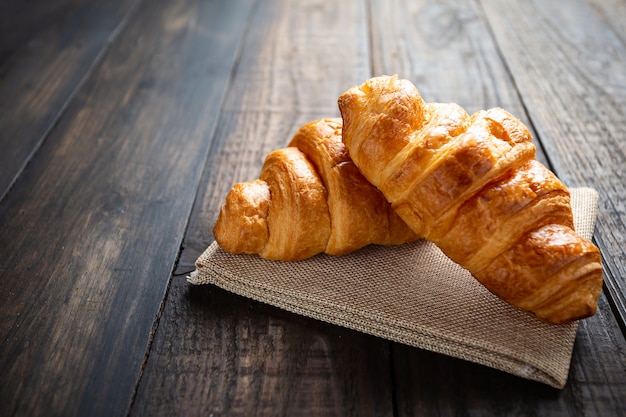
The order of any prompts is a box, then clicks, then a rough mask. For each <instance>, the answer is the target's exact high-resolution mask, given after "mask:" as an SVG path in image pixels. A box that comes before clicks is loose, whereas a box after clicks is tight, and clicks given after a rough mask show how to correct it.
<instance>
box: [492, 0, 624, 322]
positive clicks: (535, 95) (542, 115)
mask: <svg viewBox="0 0 626 417" xmlns="http://www.w3.org/2000/svg"><path fill="white" fill-rule="evenodd" d="M482 3H483V7H484V9H485V12H486V14H487V16H488V17H489V23H490V25H491V27H492V30H493V32H494V35H495V37H496V39H497V42H498V44H499V48H500V50H501V51H502V55H503V57H504V58H505V59H506V61H507V63H508V66H509V68H510V71H511V73H512V75H513V77H514V78H515V82H516V85H517V86H518V88H519V90H520V91H521V92H522V95H523V97H524V102H525V105H526V107H527V109H528V113H529V115H530V117H531V118H532V120H533V123H534V125H535V127H536V128H537V130H538V131H539V132H540V135H541V139H542V142H543V143H544V146H545V147H546V149H547V151H548V153H549V155H550V158H551V160H552V163H553V166H554V169H555V171H556V172H557V173H558V174H559V176H561V177H562V178H563V179H564V180H565V181H566V182H567V183H568V184H571V185H573V186H589V187H593V188H595V189H596V190H598V193H599V194H600V210H599V213H598V223H597V226H596V232H595V241H596V242H597V244H598V246H599V247H600V250H601V251H602V253H603V255H604V256H603V258H604V265H605V272H606V273H605V286H606V289H607V290H608V291H607V294H608V296H609V301H610V302H611V304H612V305H613V308H614V310H615V311H616V313H617V315H618V317H619V322H620V325H621V327H622V329H623V331H624V332H625V334H626V208H625V206H624V204H625V203H624V202H625V201H626V182H625V181H624V178H625V176H624V166H625V165H626V142H625V141H624V137H626V112H625V111H624V109H625V108H626V89H624V86H625V85H626V46H625V44H624V33H623V32H620V30H621V29H623V27H624V26H623V15H622V14H619V13H616V12H617V11H619V7H616V9H611V10H607V9H604V8H598V7H597V6H592V5H591V4H590V3H588V2H587V1H585V0H576V1H571V2H568V3H567V7H563V5H562V4H561V3H559V2H555V1H546V2H544V1H532V2H514V1H511V2H501V1H491V0H485V1H482ZM618 4H620V5H621V9H624V8H625V6H624V2H623V1H622V2H618Z"/></svg>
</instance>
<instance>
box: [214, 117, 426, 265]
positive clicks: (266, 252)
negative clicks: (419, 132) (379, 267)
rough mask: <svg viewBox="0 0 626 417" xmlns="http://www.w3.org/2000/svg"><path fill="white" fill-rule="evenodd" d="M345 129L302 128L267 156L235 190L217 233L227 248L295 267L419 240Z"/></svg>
mask: <svg viewBox="0 0 626 417" xmlns="http://www.w3.org/2000/svg"><path fill="white" fill-rule="evenodd" d="M341 128H342V122H341V119H340V118H334V119H322V120H317V121H314V122H311V123H308V124H306V125H304V126H302V127H301V128H300V129H299V130H298V131H297V132H296V134H295V136H294V137H293V139H292V140H291V142H290V143H289V145H288V147H287V148H283V149H278V150H275V151H273V152H270V153H269V154H268V155H267V156H266V159H265V162H264V164H263V167H262V169H261V173H260V175H259V179H257V180H255V181H251V182H244V183H238V184H235V185H234V186H233V187H232V189H231V190H230V191H229V193H228V195H227V196H226V203H225V204H224V205H223V206H222V208H221V210H220V213H219V216H218V219H217V222H216V223H215V226H214V229H213V234H214V237H215V240H216V241H217V243H218V244H219V245H220V247H222V248H223V249H224V250H226V251H229V252H232V253H235V254H239V253H247V254H259V255H260V256H261V257H264V258H267V259H272V260H282V261H295V260H301V259H305V258H308V257H311V256H313V255H316V254H318V253H321V252H325V253H327V254H330V255H342V254H345V253H348V252H352V251H354V250H357V249H359V248H362V247H364V246H366V245H368V244H380V245H393V244H400V243H404V242H408V241H411V240H416V239H417V236H416V235H415V233H414V232H413V231H412V230H411V229H410V228H409V227H408V226H407V225H406V224H405V223H404V222H403V221H402V220H401V219H400V217H399V216H398V215H397V214H396V213H395V212H394V211H393V210H392V209H391V206H390V205H389V203H388V202H387V201H386V200H385V198H384V197H383V195H382V194H381V193H380V191H378V190H377V189H376V188H375V187H374V186H372V185H371V184H370V183H369V182H368V181H367V180H366V179H365V178H364V177H363V176H362V175H361V173H360V172H359V170H358V168H357V167H356V166H355V165H354V163H353V162H352V161H351V160H350V157H349V156H348V153H347V151H346V148H345V146H344V144H343V142H342V140H341Z"/></svg>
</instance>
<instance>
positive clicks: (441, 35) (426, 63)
mask: <svg viewBox="0 0 626 417" xmlns="http://www.w3.org/2000/svg"><path fill="white" fill-rule="evenodd" d="M494 3H496V2H494ZM511 3H512V4H515V6H512V5H507V4H505V3H504V2H503V3H498V4H499V5H500V4H502V9H505V8H507V7H511V9H513V10H515V8H519V7H520V5H519V4H518V3H519V2H517V3H516V2H511ZM385 6H386V7H382V5H381V4H380V3H379V2H374V1H372V2H371V8H372V12H371V16H372V29H373V33H372V45H373V52H372V54H373V68H374V69H375V73H400V74H407V75H404V76H405V77H406V78H409V79H412V80H414V81H415V82H416V84H417V85H418V88H420V86H421V88H420V90H421V91H422V94H423V96H424V97H425V98H426V99H427V100H430V101H454V102H458V103H460V104H461V105H463V106H464V107H466V108H467V109H468V110H470V111H472V110H477V109H480V108H487V107H491V106H501V107H504V108H506V109H508V110H509V111H511V112H512V113H514V114H516V115H518V116H519V117H520V118H521V119H522V120H524V121H525V122H526V123H527V124H529V126H530V127H531V128H532V127H533V126H534V127H536V126H537V125H536V123H535V119H534V113H533V112H532V111H531V112H530V114H531V115H533V117H532V118H531V117H530V116H528V115H527V114H526V106H527V105H528V104H527V103H526V95H525V94H526V90H525V89H522V90H521V91H523V93H524V94H523V96H522V98H523V99H524V102H522V101H521V99H520V96H519V93H518V92H517V90H516V85H517V76H518V73H520V74H521V73H523V71H522V69H521V67H520V65H521V64H522V63H521V62H517V63H516V64H519V65H517V69H516V70H510V68H509V67H510V65H509V64H507V65H505V64H504V63H503V61H502V58H501V52H500V50H499V45H498V44H496V43H495V41H494V40H493V38H492V35H491V32H490V30H489V29H488V27H487V26H486V25H485V21H484V16H483V14H482V9H481V8H480V7H478V6H477V5H476V4H475V2H473V1H464V2H458V1H455V2H453V1H447V2H437V3H434V2H426V1H421V2H409V1H396V2H394V3H391V4H390V3H386V4H385ZM508 14H509V17H508V18H510V19H511V20H517V21H518V23H519V25H520V26H519V28H517V29H518V31H517V32H515V33H517V34H518V36H521V33H527V32H533V30H539V29H530V28H531V27H533V25H531V24H530V23H529V22H528V21H527V19H526V17H529V16H533V15H534V12H529V11H525V10H515V11H512V12H510V13H508ZM493 19H494V20H498V22H499V23H498V24H499V25H501V30H502V31H504V30H506V28H507V27H508V26H507V23H506V20H505V19H503V18H502V15H501V14H497V13H495V12H494V14H493ZM502 21H504V22H502ZM522 22H524V23H522ZM525 25H526V26H525ZM522 28H523V29H522ZM502 36H504V35H502ZM538 37H539V38H540V37H541V35H538ZM511 42H521V41H520V40H518V39H517V38H516V39H512V40H511ZM506 46H507V47H512V45H509V44H508V43H507V45H506ZM535 48H538V46H537V45H536V46H535ZM505 56H506V54H505ZM546 59H547V58H546ZM509 71H511V72H512V75H514V76H515V78H514V79H513V78H512V76H511V73H510V72H509ZM523 76H524V77H526V75H523ZM538 77H540V76H539V74H534V77H532V80H531V79H530V78H529V79H528V82H529V83H530V84H532V83H536V82H537V81H536V79H537V78H538ZM552 77H556V75H555V74H552ZM547 79H548V80H550V78H547ZM546 82H547V81H546ZM552 107H556V104H555V103H552ZM553 111H557V112H558V110H555V109H553ZM536 131H537V132H538V133H535V138H536V141H535V142H536V143H542V142H543V141H544V138H545V135H546V133H545V127H544V126H543V125H540V129H536ZM548 133H549V132H548ZM575 149H576V148H573V151H574V152H575ZM553 152H555V150H554V149H553V147H551V148H550V149H549V152H548V155H550V161H548V160H547V158H546V157H545V155H543V154H540V157H539V159H540V160H542V161H543V162H544V163H549V162H552V161H553V157H552V155H553ZM563 152H565V151H563ZM571 152H572V151H569V153H571ZM556 160H557V162H558V160H559V157H557V158H556ZM582 160H584V159H582V158H581V161H582ZM555 165H556V167H559V166H560V165H559V164H555ZM557 173H558V174H562V170H558V172H557ZM564 179H565V181H566V182H568V183H569V184H571V185H573V186H576V185H583V184H581V183H580V182H576V181H575V180H574V179H573V178H572V177H571V176H567V175H565V176H564ZM600 302H601V305H600V311H599V313H598V314H597V316H596V317H594V318H593V319H592V320H589V321H586V322H585V323H584V324H583V325H582V326H581V328H580V330H579V335H578V339H577V342H576V349H575V352H574V358H573V361H572V371H571V376H570V382H569V383H568V386H567V387H566V389H565V390H564V391H563V392H557V391H555V390H553V389H551V388H548V387H546V386H542V385H540V384H538V383H533V382H528V381H524V380H521V379H520V378H517V377H513V376H510V375H508V374H505V373H502V372H496V371H493V370H490V369H488V368H485V367H481V366H478V365H474V364H469V363H467V362H463V361H457V360H450V358H447V357H445V356H442V355H437V354H433V353H429V352H424V351H420V350H417V349H411V348H408V347H405V346H400V345H394V349H393V351H392V358H393V362H394V369H395V370H394V375H395V377H396V379H395V386H396V392H397V407H398V415H425V414H426V415H428V414H435V415H438V413H439V414H442V413H445V414H455V413H463V412H467V411H468V410H476V411H477V412H479V411H480V412H481V413H483V414H487V413H493V414H495V415H501V414H502V415H505V414H509V413H510V414H516V413H519V414H533V413H537V412H539V410H541V413H543V410H544V409H545V410H551V411H552V412H554V413H561V414H562V415H578V413H579V412H581V410H583V411H582V412H583V413H592V414H593V413H595V410H602V411H607V407H610V406H615V407H618V408H617V409H622V410H623V407H624V397H623V396H622V395H621V394H620V393H622V392H626V390H624V387H625V385H624V384H625V382H624V381H625V378H626V372H624V370H625V369H626V368H625V367H624V358H623V355H620V352H623V351H624V348H625V345H624V339H623V338H622V337H621V334H620V332H619V327H618V324H617V322H616V321H615V319H614V317H613V316H612V314H611V311H610V308H609V306H608V304H607V302H606V299H605V298H604V297H603V298H602V299H601V300H600ZM607 367H612V370H606V371H607V372H601V371H600V370H602V371H605V368H607ZM526 392H527V393H528V395H526V394H525V393H526ZM520 393H524V394H523V395H520ZM580 393H584V395H585V398H586V401H585V402H584V403H579V400H578V398H579V397H578V395H579V394H580ZM605 400H606V406H605V405H602V404H603V401H605ZM619 407H621V408H619ZM598 415H611V414H603V413H599V414H598Z"/></svg>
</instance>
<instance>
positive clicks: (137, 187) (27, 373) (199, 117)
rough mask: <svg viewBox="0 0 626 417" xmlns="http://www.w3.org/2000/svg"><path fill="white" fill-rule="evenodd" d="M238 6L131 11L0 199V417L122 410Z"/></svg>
mask: <svg viewBox="0 0 626 417" xmlns="http://www.w3.org/2000/svg"><path fill="white" fill-rule="evenodd" d="M249 10H250V2H248V1H245V0H243V1H236V2H235V1H232V2H203V1H195V0H187V1H184V0H181V1H178V2H169V1H164V0H163V1H151V2H144V3H143V4H142V5H141V6H140V8H139V9H138V10H137V13H136V14H135V15H134V18H133V19H132V20H131V21H129V22H128V25H127V27H126V28H125V30H124V31H123V33H120V35H119V38H118V39H117V40H116V41H115V42H114V43H113V44H112V45H111V46H110V48H109V50H108V52H107V55H106V57H104V59H103V60H102V62H101V64H100V65H99V66H98V67H97V68H96V69H94V71H93V73H92V74H91V77H90V78H89V80H87V81H86V83H85V84H84V85H83V86H82V88H81V90H80V91H79V92H78V93H77V94H76V96H75V97H74V100H73V101H72V103H70V105H69V106H68V108H67V110H66V112H65V114H64V117H63V118H62V119H61V120H60V121H59V122H58V124H57V125H56V126H55V129H54V130H53V131H52V132H51V133H50V135H49V137H48V138H47V139H46V141H45V143H44V144H43V145H42V147H41V149H40V151H39V152H38V153H37V155H36V156H35V157H34V159H33V161H32V163H31V164H30V165H29V167H28V168H27V169H26V170H25V171H24V174H23V175H22V176H21V177H20V179H19V180H18V182H17V183H16V184H15V186H14V187H13V189H12V190H11V192H10V193H9V194H8V195H7V197H6V198H5V200H4V201H3V202H2V204H1V205H0V254H1V255H0V275H1V279H0V306H2V307H1V309H0V340H1V341H2V350H1V351H0V374H1V375H2V383H1V384H0V404H2V405H1V406H0V407H1V408H2V412H1V414H3V415H29V416H30V415H66V416H71V415H81V416H86V415H88V416H122V415H126V414H127V412H128V408H129V406H130V404H131V401H132V398H133V395H134V390H135V387H136V383H137V381H138V378H139V374H140V370H141V367H142V365H143V362H144V358H145V354H146V348H147V346H148V344H149V340H150V337H151V333H152V329H153V326H154V325H155V320H156V318H157V316H158V314H159V313H160V308H161V305H162V302H163V298H164V296H165V293H166V290H167V286H168V283H169V279H170V274H171V271H172V269H173V266H174V263H175V261H176V257H177V254H178V251H179V248H180V244H181V242H182V237H183V234H184V230H185V225H186V222H187V218H188V215H189V213H190V211H191V207H192V203H193V200H194V197H195V193H196V189H197V186H198V181H199V179H200V176H201V173H202V166H203V163H204V161H205V159H206V155H207V153H208V149H209V146H210V140H211V137H212V135H213V130H214V127H215V122H216V115H217V114H218V111H219V108H220V105H221V102H222V99H223V96H224V93H225V90H226V85H227V82H228V76H229V74H230V71H231V69H232V66H233V60H234V55H235V51H236V49H237V45H238V41H239V38H240V35H241V33H242V31H243V27H244V24H245V22H246V19H247V16H248V11H249Z"/></svg>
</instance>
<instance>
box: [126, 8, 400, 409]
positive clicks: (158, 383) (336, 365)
mask: <svg viewBox="0 0 626 417" xmlns="http://www.w3.org/2000/svg"><path fill="white" fill-rule="evenodd" d="M259 6H260V5H259ZM365 34H366V28H365V9H364V7H363V5H362V4H361V3H360V2H326V1H311V2H296V1H285V0H277V1H273V2H264V3H263V6H262V7H258V8H257V9H255V12H254V13H253V15H252V19H251V21H250V22H249V24H248V29H247V33H246V37H245V41H244V43H243V45H242V48H241V57H240V59H239V61H238V64H237V67H236V71H235V72H234V74H233V78H232V84H231V86H230V89H229V91H228V95H227V97H226V99H225V102H224V106H223V110H222V112H221V114H220V119H219V124H218V127H217V130H216V132H215V139H214V141H213V147H212V149H211V153H210V155H209V158H208V161H207V165H206V167H205V173H204V177H203V180H202V182H201V184H202V185H201V187H200V190H199V194H198V198H197V200H196V201H197V203H196V205H195V207H194V210H193V212H192V215H191V218H190V221H189V226H188V229H187V234H186V237H185V242H184V247H183V253H182V254H181V262H182V261H183V260H184V259H187V260H188V261H187V262H189V263H191V262H193V260H195V258H196V257H197V256H198V255H199V252H200V251H203V250H204V249H206V247H207V246H208V245H209V244H210V243H211V241H212V234H211V230H212V228H213V224H214V222H215V219H216V217H217V213H218V210H219V207H220V206H221V205H222V204H223V202H224V198H225V195H226V193H227V191H228V190H229V189H230V187H231V186H232V185H233V184H234V183H235V182H237V181H242V180H250V179H254V178H257V177H258V174H259V172H260V168H261V164H262V162H263V159H264V157H265V155H266V154H267V153H268V152H269V151H270V150H273V149H276V148H280V147H283V146H286V144H287V143H288V142H289V140H290V139H291V136H292V135H293V134H294V133H295V131H296V129H297V128H298V127H299V126H300V125H301V124H303V123H306V122H309V121H311V120H314V119H317V118H320V117H328V116H335V115H338V108H337V97H338V96H339V94H340V93H341V92H342V91H343V90H345V89H346V88H348V87H346V86H351V85H354V84H356V83H358V82H361V80H363V79H365V77H367V76H368V71H369V70H368V66H367V64H368V62H369V61H368V52H367V43H366V37H365ZM189 254H191V255H189ZM186 256H187V257H186ZM186 267H187V268H189V267H191V265H187V266H186ZM190 301H191V302H190ZM390 381H391V376H390V367H389V342H387V341H384V340H380V339H376V338H373V337H369V336H366V335H363V334H360V333H357V332H353V331H348V330H345V329H342V328H338V327H334V326H329V325H323V324H320V323H318V322H316V321H315V320H311V319H307V318H304V317H299V316H295V315H292V314H287V313H284V312H281V311H279V310H277V309H274V308H270V307H265V306H263V305H261V304H259V303H255V302H252V301H248V300H245V299H242V298H241V297H237V296H234V295H230V294H227V293H225V292H224V291H222V290H218V289H216V288H213V287H208V288H188V284H187V283H186V282H185V280H184V279H183V277H178V278H176V279H174V280H173V282H172V286H171V290H170V294H169V296H168V302H167V304H166V306H165V309H164V312H163V315H162V317H161V320H160V323H159V328H158V330H157V332H156V334H155V340H154V344H153V349H152V351H151V353H150V357H149V360H148V363H147V365H146V368H145V372H144V375H143V378H142V380H141V383H140V386H139V389H138V393H137V399H136V401H135V404H134V406H133V409H132V413H131V415H185V416H195V415H207V414H213V415H229V416H249V415H259V416H262V415H268V416H273V415H289V416H298V415H336V416H346V415H358V416H361V415H365V416H367V415H383V416H384V415H387V416H391V415H393V404H392V391H391V390H392V385H391V383H390ZM188 387H193V389H189V388H188Z"/></svg>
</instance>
